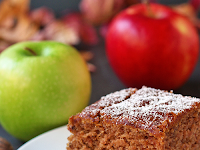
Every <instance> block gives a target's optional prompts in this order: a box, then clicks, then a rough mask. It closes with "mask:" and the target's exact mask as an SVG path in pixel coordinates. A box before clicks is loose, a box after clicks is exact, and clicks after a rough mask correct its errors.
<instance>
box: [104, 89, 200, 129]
mask: <svg viewBox="0 0 200 150" xmlns="http://www.w3.org/2000/svg"><path fill="white" fill-rule="evenodd" d="M104 100H105V99H104ZM195 102H200V99H197V98H192V97H188V96H187V97H186V96H185V97H184V96H182V95H180V94H173V93H171V92H165V91H162V90H157V89H153V88H147V87H143V88H142V89H140V90H138V91H136V92H135V94H133V95H131V97H130V98H128V99H126V100H125V101H122V102H120V103H117V104H115V103H113V105H111V106H109V107H105V108H104V109H102V110H101V111H100V113H101V117H102V118H105V117H106V118H111V119H117V122H118V123H120V122H123V123H124V122H127V120H128V122H127V124H135V125H136V124H140V126H141V128H147V127H148V128H149V127H151V126H153V125H157V126H158V125H161V124H162V123H163V121H165V120H169V122H170V121H172V120H173V117H170V114H179V113H181V112H183V111H184V110H186V109H190V108H191V107H192V105H193V104H194V103H195ZM102 103H105V102H102Z"/></svg>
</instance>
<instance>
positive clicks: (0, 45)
mask: <svg viewBox="0 0 200 150" xmlns="http://www.w3.org/2000/svg"><path fill="white" fill-rule="evenodd" d="M19 1H22V2H23V0H19ZM94 1H95V0H94ZM0 2H2V1H0ZM80 2H81V0H56V1H55V0H45V1H41V0H32V1H30V10H35V9H38V8H40V7H42V6H45V7H46V8H48V9H50V10H51V13H52V14H53V15H54V17H55V18H56V19H61V18H62V21H63V22H67V23H69V24H70V23H72V25H74V24H73V23H74V20H78V22H81V23H79V24H78V25H77V24H76V25H77V28H78V30H79V28H82V26H80V24H84V25H85V26H84V29H86V30H87V31H88V32H87V33H90V34H89V35H90V37H92V38H91V39H90V37H87V36H85V34H87V33H83V35H82V34H80V33H79V34H78V35H77V34H74V33H73V32H71V28H70V27H69V29H70V30H67V31H66V30H64V33H65V32H66V33H70V34H71V38H70V39H74V40H72V41H70V40H63V39H61V41H63V42H64V43H67V42H69V44H71V45H73V46H75V47H76V48H77V49H78V50H79V51H80V53H81V54H82V56H83V57H84V59H85V60H86V61H87V62H88V68H89V70H90V72H91V76H92V95H91V100H90V104H91V103H94V102H95V101H97V100H99V99H100V97H101V96H103V95H106V94H108V93H110V92H114V91H117V90H120V89H122V88H125V85H124V84H123V83H122V82H121V81H120V80H119V79H118V77H117V76H116V75H115V73H114V72H113V71H112V69H111V67H110V65H109V63H108V60H107V58H106V54H105V43H104V37H103V36H104V32H103V31H104V30H103V29H104V28H102V27H103V25H104V24H105V22H104V23H99V22H98V21H97V22H95V23H94V25H93V24H92V25H91V24H87V22H84V21H83V20H82V19H81V18H80V16H79V15H77V14H76V13H75V15H74V14H73V13H72V12H78V13H79V12H80ZM157 2H158V3H162V4H166V5H170V6H171V5H175V4H176V5H178V4H182V3H188V1H186V0H176V1H174V0H159V1H157ZM42 11H43V10H42ZM0 12H1V10H0ZM47 12H48V11H47ZM183 12H184V10H183ZM185 12H186V13H188V12H187V9H186V11H185ZM45 13H46V10H45V11H44V14H45ZM69 13H72V15H71V16H67V17H66V15H69ZM41 14H42V13H41ZM52 14H50V13H49V12H48V13H47V14H45V15H46V16H47V21H48V19H49V18H50V19H49V20H51V18H52V16H51V15H52ZM195 15H196V16H198V12H197V13H195ZM34 16H37V13H35V15H33V18H34ZM63 16H65V17H63ZM196 16H192V17H196ZM69 18H70V19H69ZM37 19H38V18H37V17H36V22H37V21H38V20H37ZM196 19H197V18H196ZM71 20H72V21H71ZM39 21H41V20H40V18H39ZM38 26H39V29H40V32H37V33H36V34H35V35H34V37H31V39H33V40H43V39H48V40H49V39H50V40H54V39H51V38H50V37H51V36H52V35H53V34H55V33H51V32H49V31H52V30H56V29H57V28H60V27H61V26H62V25H61V24H59V23H57V22H56V23H55V24H53V25H51V26H48V27H47V28H46V24H45V22H44V23H40V24H39V25H38ZM197 26H198V25H197ZM197 28H198V27H197ZM41 29H44V30H45V33H44V32H41ZM33 30H34V29H33ZM73 30H76V29H73ZM94 30H95V31H94ZM34 31H35V30H34ZM62 32H63V31H62ZM94 32H95V33H94ZM0 33H1V31H0ZM16 34H17V33H16ZM12 35H13V37H14V33H12ZM0 36H1V34H0ZM6 37H7V36H6ZM1 38H2V37H1ZM24 38H27V37H24ZM28 38H30V37H28ZM14 42H15V39H9V38H8V39H6V40H3V41H0V50H1V51H3V49H4V48H5V47H7V46H9V45H11V44H12V43H14ZM174 92H175V93H181V94H183V95H191V96H195V97H200V62H198V64H197V66H196V68H195V70H194V72H193V73H192V75H191V77H190V78H189V80H188V81H187V82H186V83H185V84H184V85H183V86H182V87H180V88H179V89H177V90H175V91H174ZM0 136H2V137H4V138H5V139H7V140H8V141H9V142H10V143H11V144H12V145H13V147H14V148H15V149H17V148H18V147H19V146H21V145H22V144H23V142H21V141H19V140H17V139H15V138H14V137H12V136H10V135H9V134H8V133H7V132H6V131H5V130H4V129H2V127H1V126H0Z"/></svg>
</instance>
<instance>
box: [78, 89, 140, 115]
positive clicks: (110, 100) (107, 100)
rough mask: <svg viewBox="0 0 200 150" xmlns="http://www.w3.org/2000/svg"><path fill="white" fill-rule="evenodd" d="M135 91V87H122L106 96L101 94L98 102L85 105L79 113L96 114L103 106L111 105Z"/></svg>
mask: <svg viewBox="0 0 200 150" xmlns="http://www.w3.org/2000/svg"><path fill="white" fill-rule="evenodd" d="M135 91H136V89H135V88H129V89H124V90H121V91H117V92H114V93H110V94H108V95H106V96H103V97H102V98H101V99H100V100H99V101H98V102H96V103H94V104H92V105H90V106H88V107H86V108H85V109H84V110H83V111H82V113H81V115H86V114H90V115H93V116H94V115H97V114H98V113H99V112H100V110H102V109H104V108H105V107H109V106H112V105H113V104H117V103H120V102H122V101H124V100H126V99H127V98H129V97H130V96H131V94H133V93H134V92H135Z"/></svg>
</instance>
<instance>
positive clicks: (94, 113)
mask: <svg viewBox="0 0 200 150" xmlns="http://www.w3.org/2000/svg"><path fill="white" fill-rule="evenodd" d="M199 112H200V99H198V98H193V97H189V96H182V95H180V94H173V93H172V91H170V92H167V91H162V90H158V89H154V88H148V87H142V88H141V89H139V90H138V89H136V88H128V89H124V90H121V91H117V92H114V93H111V94H108V95H107V96H104V97H102V98H101V99H100V100H99V101H97V102H96V103H94V104H92V105H90V106H88V107H86V108H85V109H84V110H83V111H82V112H81V113H79V114H77V115H75V116H72V117H71V118H70V119H69V122H68V126H67V127H68V130H69V131H70V132H71V133H72V135H71V136H70V137H69V138H68V141H69V142H68V144H67V150H78V149H80V150H107V149H108V150H114V149H119V150H199V149H200V114H199Z"/></svg>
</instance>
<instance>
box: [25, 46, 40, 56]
mask: <svg viewBox="0 0 200 150" xmlns="http://www.w3.org/2000/svg"><path fill="white" fill-rule="evenodd" d="M24 49H25V50H27V51H29V52H30V53H31V54H33V55H34V56H37V54H36V53H35V52H34V51H33V50H32V49H30V48H28V47H25V48H24Z"/></svg>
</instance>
